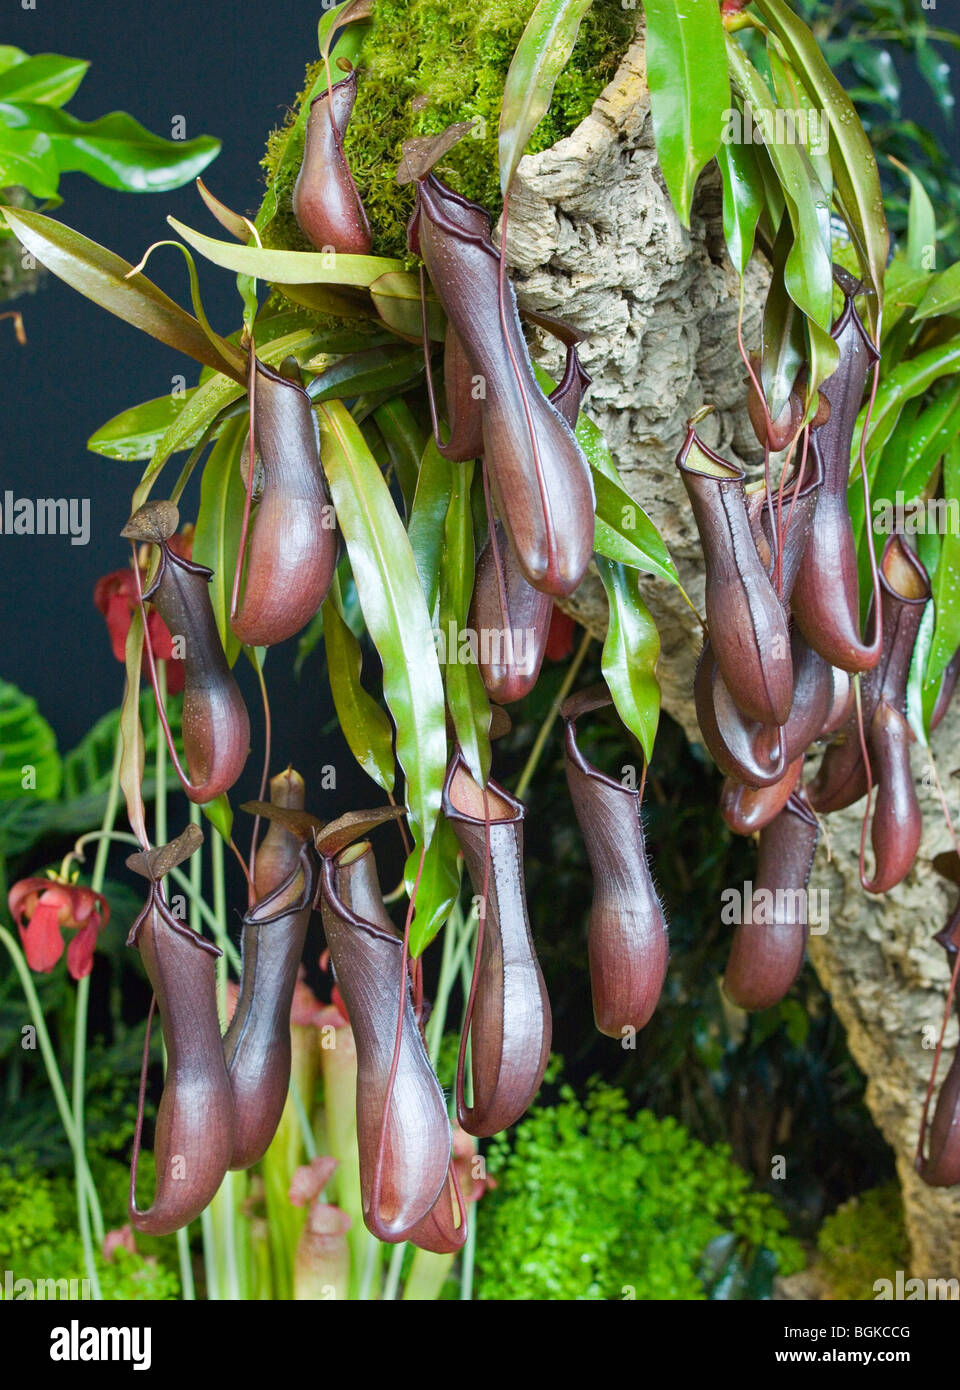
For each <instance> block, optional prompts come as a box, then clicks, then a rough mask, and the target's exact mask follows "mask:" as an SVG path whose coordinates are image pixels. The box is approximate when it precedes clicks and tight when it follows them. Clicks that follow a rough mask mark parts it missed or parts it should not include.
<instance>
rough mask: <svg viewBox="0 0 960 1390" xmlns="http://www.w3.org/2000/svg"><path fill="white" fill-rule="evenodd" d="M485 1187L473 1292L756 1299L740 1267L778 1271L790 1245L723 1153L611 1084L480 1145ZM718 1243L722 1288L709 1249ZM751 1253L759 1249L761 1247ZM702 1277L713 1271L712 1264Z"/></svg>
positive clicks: (794, 1257) (767, 1206)
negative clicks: (635, 1109)
mask: <svg viewBox="0 0 960 1390" xmlns="http://www.w3.org/2000/svg"><path fill="white" fill-rule="evenodd" d="M487 1159H488V1164H489V1168H490V1172H491V1173H492V1174H493V1175H494V1176H495V1177H496V1182H497V1186H496V1188H494V1189H493V1191H491V1192H488V1193H487V1194H486V1196H484V1198H483V1199H482V1201H481V1202H480V1204H479V1207H478V1215H477V1289H478V1292H477V1296H478V1297H479V1298H482V1299H497V1300H501V1299H511V1300H512V1299H516V1300H524V1301H526V1300H541V1299H550V1300H554V1299H559V1300H571V1299H576V1300H581V1299H608V1300H613V1299H623V1298H634V1299H636V1300H638V1301H641V1300H649V1299H704V1298H707V1297H711V1296H713V1297H721V1296H723V1297H731V1296H736V1295H735V1294H734V1293H733V1292H732V1291H731V1290H732V1289H734V1288H739V1289H740V1290H741V1292H740V1295H739V1296H741V1297H758V1296H759V1297H763V1296H767V1297H768V1296H769V1288H767V1289H765V1290H764V1289H759V1290H758V1289H757V1281H756V1280H755V1279H754V1278H753V1277H752V1275H751V1271H752V1270H754V1269H755V1268H756V1267H757V1265H758V1257H762V1258H761V1259H760V1261H759V1263H760V1264H762V1265H764V1266H765V1267H766V1270H767V1280H766V1283H767V1285H768V1286H769V1283H770V1281H771V1280H772V1276H773V1272H774V1270H776V1271H777V1272H778V1273H780V1274H791V1273H793V1272H794V1271H795V1270H797V1269H799V1268H802V1266H803V1264H804V1255H803V1251H802V1249H801V1247H800V1245H799V1244H798V1242H797V1241H795V1240H793V1239H791V1238H790V1237H789V1236H788V1235H787V1234H786V1229H787V1222H786V1218H785V1217H784V1215H783V1213H782V1212H780V1211H779V1210H778V1208H777V1207H776V1206H775V1204H774V1202H773V1200H772V1199H771V1198H770V1197H768V1196H766V1195H765V1194H762V1193H757V1192H754V1191H753V1190H752V1188H751V1183H750V1179H749V1177H748V1176H747V1174H746V1173H745V1172H744V1171H743V1170H742V1169H741V1168H739V1167H737V1165H736V1164H735V1163H734V1162H733V1159H732V1158H731V1156H730V1151H729V1149H728V1148H726V1147H724V1146H722V1145H717V1146H713V1147H708V1146H707V1145H705V1144H701V1143H698V1142H697V1141H696V1140H695V1139H692V1138H691V1137H690V1136H689V1134H688V1133H687V1131H686V1130H685V1129H684V1128H683V1126H682V1125H680V1124H678V1123H677V1122H676V1120H673V1119H670V1118H667V1119H663V1120H660V1119H657V1117H656V1116H655V1115H653V1114H651V1112H650V1111H646V1110H644V1111H640V1112H639V1113H638V1114H635V1115H631V1114H630V1113H629V1108H628V1104H627V1100H626V1097H625V1095H624V1093H623V1092H622V1091H621V1090H618V1089H616V1088H614V1087H611V1086H606V1085H600V1084H595V1085H593V1086H592V1087H591V1088H590V1090H589V1092H588V1095H587V1097H586V1100H585V1101H584V1102H582V1103H581V1101H580V1100H578V1099H577V1097H576V1096H575V1095H574V1093H573V1092H572V1090H570V1088H569V1087H567V1086H563V1087H561V1089H560V1100H559V1103H558V1104H556V1105H554V1106H550V1107H544V1108H538V1109H535V1110H533V1111H532V1112H531V1113H530V1114H529V1115H528V1116H527V1118H526V1119H524V1120H522V1121H521V1122H520V1124H518V1125H517V1126H516V1129H515V1130H514V1131H513V1133H512V1134H510V1135H501V1136H499V1137H498V1138H497V1139H494V1140H493V1141H492V1143H491V1144H490V1146H489V1148H488V1150H487ZM718 1244H719V1245H721V1246H722V1247H723V1249H724V1250H725V1252H726V1253H725V1255H724V1263H725V1265H726V1269H725V1271H724V1284H725V1288H726V1292H725V1293H723V1294H720V1293H717V1292H716V1288H715V1285H716V1283H717V1280H716V1278H715V1277H710V1275H711V1271H710V1269H709V1264H710V1254H711V1252H712V1251H716V1250H717V1248H718ZM763 1252H767V1254H766V1255H765V1256H764V1255H763ZM714 1274H715V1272H714Z"/></svg>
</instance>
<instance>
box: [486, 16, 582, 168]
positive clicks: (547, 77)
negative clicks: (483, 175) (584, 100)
mask: <svg viewBox="0 0 960 1390" xmlns="http://www.w3.org/2000/svg"><path fill="white" fill-rule="evenodd" d="M591 4H592V0H538V3H537V7H536V9H535V10H534V11H533V14H532V15H531V16H530V18H529V20H528V21H527V26H526V28H525V29H524V31H523V33H522V34H521V36H520V42H519V43H518V44H517V48H516V51H515V53H514V55H513V58H512V60H511V62H510V67H509V70H508V72H507V77H506V81H505V82H504V84H503V104H502V106H501V108H500V132H499V143H498V154H499V160H500V189H501V192H502V193H503V194H504V195H506V193H507V189H508V188H509V187H510V184H511V182H512V180H513V176H514V174H515V173H516V171H517V165H518V164H519V163H520V160H521V158H522V156H523V152H524V150H525V149H526V147H527V144H528V142H529V140H530V136H531V135H532V134H533V132H534V131H535V130H536V128H537V126H538V125H539V124H540V122H541V121H542V120H543V118H544V116H545V115H546V114H547V112H548V110H549V109H550V102H551V101H552V99H553V89H554V87H555V86H556V85H557V78H558V77H559V76H560V74H561V73H562V72H563V70H564V68H565V67H566V65H567V61H568V60H569V57H570V54H571V53H572V52H573V46H574V44H575V43H576V41H577V33H578V31H579V29H580V21H581V19H582V18H583V16H584V15H585V14H586V12H587V10H588V9H589V8H590V5H591Z"/></svg>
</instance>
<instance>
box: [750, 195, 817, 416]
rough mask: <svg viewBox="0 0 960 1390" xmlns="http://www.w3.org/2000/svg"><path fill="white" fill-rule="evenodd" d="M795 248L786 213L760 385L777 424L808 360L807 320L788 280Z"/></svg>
mask: <svg viewBox="0 0 960 1390" xmlns="http://www.w3.org/2000/svg"><path fill="white" fill-rule="evenodd" d="M794 245H795V243H794V239H793V229H792V227H791V224H790V218H789V217H788V216H787V214H786V213H784V215H783V218H782V219H781V222H780V230H779V231H778V232H777V238H776V240H775V242H774V243H773V255H772V264H771V267H770V288H769V289H768V291H767V302H766V304H765V305H764V309H763V334H762V339H761V353H760V381H761V385H762V386H763V395H764V399H765V400H766V402H767V406H768V408H769V411H770V415H771V417H772V418H773V419H774V420H776V419H777V417H778V416H779V414H780V412H781V410H783V407H784V406H785V405H786V403H787V401H788V400H789V398H790V393H791V391H792V390H793V387H794V384H795V382H796V379H797V373H798V372H799V370H800V368H801V367H802V366H803V363H804V361H805V358H806V339H805V337H804V332H803V323H804V320H803V316H802V315H801V314H800V313H799V312H798V310H797V306H796V304H795V303H794V301H793V299H792V298H791V296H790V292H789V290H788V289H787V285H786V281H785V279H784V275H785V272H786V266H787V260H788V257H789V255H790V252H791V250H792V249H793V247H794Z"/></svg>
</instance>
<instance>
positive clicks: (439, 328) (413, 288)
mask: <svg viewBox="0 0 960 1390" xmlns="http://www.w3.org/2000/svg"><path fill="white" fill-rule="evenodd" d="M370 298H371V299H372V300H373V303H374V307H375V308H376V311H377V313H378V314H379V315H380V317H381V318H382V319H383V321H384V323H385V324H386V325H387V327H388V328H390V329H392V330H393V332H394V333H399V334H400V335H401V336H402V337H404V338H412V339H413V341H414V342H416V343H420V342H422V341H423V314H422V312H421V305H420V276H419V275H414V274H412V273H411V272H409V271H405V270H388V271H387V273H386V274H385V275H379V276H378V277H377V279H376V280H374V282H373V284H372V285H371V286H370ZM424 298H425V300H426V305H427V334H428V336H429V337H430V339H431V340H432V341H433V342H437V343H442V342H443V339H444V335H445V333H446V331H447V318H446V315H445V314H444V312H443V305H442V304H441V303H440V301H439V299H438V298H437V296H436V295H435V294H434V292H433V291H432V290H431V289H430V288H429V287H428V288H427V290H426V293H425V295H424Z"/></svg>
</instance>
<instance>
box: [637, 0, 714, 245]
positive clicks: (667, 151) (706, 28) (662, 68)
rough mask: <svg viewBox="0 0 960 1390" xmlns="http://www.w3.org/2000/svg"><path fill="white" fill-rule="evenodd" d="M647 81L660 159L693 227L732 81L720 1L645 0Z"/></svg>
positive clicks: (681, 214) (676, 199) (687, 223)
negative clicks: (697, 189)
mask: <svg viewBox="0 0 960 1390" xmlns="http://www.w3.org/2000/svg"><path fill="white" fill-rule="evenodd" d="M643 9H644V14H645V15H646V19H647V82H648V83H649V86H650V112H651V115H652V117H653V133H654V137H655V139H656V142H657V158H658V160H659V161H660V169H661V171H662V173H663V177H664V180H665V182H666V185H667V189H668V191H669V193H670V197H671V198H672V199H673V205H674V207H675V208H676V210H677V216H678V217H679V218H680V221H681V222H682V223H683V225H684V226H685V227H689V226H690V205H691V203H692V202H693V190H694V186H695V184H696V182H697V177H698V175H699V174H700V171H701V170H702V169H703V168H704V166H705V165H706V164H708V163H709V161H710V160H711V159H712V158H713V156H714V155H715V154H716V153H717V150H718V149H719V148H720V141H721V137H722V135H723V127H724V118H725V114H726V112H727V111H728V110H729V107H730V79H729V77H728V75H727V57H726V53H725V51H724V42H723V25H722V24H721V22H720V6H719V5H717V4H716V3H715V0H684V2H683V3H682V4H678V3H677V0H644V5H643Z"/></svg>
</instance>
